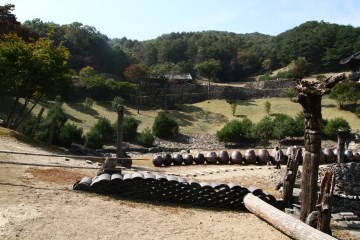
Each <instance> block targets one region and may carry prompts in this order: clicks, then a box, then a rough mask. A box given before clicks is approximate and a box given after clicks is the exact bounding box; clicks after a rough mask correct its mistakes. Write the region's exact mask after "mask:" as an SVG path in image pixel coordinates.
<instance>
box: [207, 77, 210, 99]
mask: <svg viewBox="0 0 360 240" xmlns="http://www.w3.org/2000/svg"><path fill="white" fill-rule="evenodd" d="M207 98H208V102H209V101H210V78H209V79H208V91H207Z"/></svg>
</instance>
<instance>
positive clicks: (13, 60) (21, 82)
mask: <svg viewBox="0 0 360 240" xmlns="http://www.w3.org/2000/svg"><path fill="white" fill-rule="evenodd" d="M68 59H69V52H68V50H67V49H66V48H65V47H63V46H61V45H59V46H55V45H54V44H53V41H51V40H49V39H39V40H37V41H35V42H31V43H26V42H24V41H23V40H22V39H21V38H20V37H18V36H17V35H15V34H8V35H3V36H2V37H1V41H0V82H1V83H0V85H1V90H2V91H4V92H7V93H11V94H12V95H14V96H15V100H14V103H13V105H12V107H11V108H10V109H9V112H8V116H7V119H6V126H7V127H9V128H13V129H15V128H17V127H18V126H19V125H20V124H21V122H22V121H23V120H24V119H25V118H26V116H28V115H29V114H30V112H31V111H32V110H33V109H34V107H35V106H36V105H37V104H38V102H39V101H41V100H43V99H44V98H50V97H55V96H56V95H57V94H61V95H65V94H66V93H68V92H69V89H70V88H71V86H72V82H71V78H70V70H69V68H68V66H67V60H68ZM21 98H23V99H24V104H23V106H21V107H20V102H19V100H20V99H21ZM30 103H33V105H32V106H31V107H29V108H28V106H29V104H30ZM17 108H18V109H20V111H19V112H16V111H15V109H17Z"/></svg>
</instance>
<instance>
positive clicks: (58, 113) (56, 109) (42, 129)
mask: <svg viewBox="0 0 360 240" xmlns="http://www.w3.org/2000/svg"><path fill="white" fill-rule="evenodd" d="M59 98H60V97H57V101H56V103H55V105H54V106H53V107H52V108H50V109H49V111H48V113H47V114H46V117H45V118H44V120H43V121H42V122H41V123H40V124H39V128H38V130H37V131H36V133H35V139H36V140H40V141H47V138H48V137H49V128H50V125H51V122H52V121H53V119H55V120H56V129H55V134H54V136H56V135H58V131H59V129H60V128H61V127H62V126H64V124H65V122H66V121H67V120H68V117H67V115H66V114H65V112H64V111H63V109H62V107H61V105H62V103H61V102H60V100H59Z"/></svg>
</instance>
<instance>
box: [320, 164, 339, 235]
mask: <svg viewBox="0 0 360 240" xmlns="http://www.w3.org/2000/svg"><path fill="white" fill-rule="evenodd" d="M334 179H335V178H334ZM333 187H334V181H333V174H332V172H330V171H327V172H325V176H324V178H323V180H322V182H321V188H320V196H319V200H318V205H317V207H318V214H317V229H318V230H320V231H322V232H324V233H327V234H330V235H331V229H330V219H331V208H332V194H333V193H332V189H333Z"/></svg>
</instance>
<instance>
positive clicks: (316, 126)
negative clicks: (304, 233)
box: [296, 73, 345, 222]
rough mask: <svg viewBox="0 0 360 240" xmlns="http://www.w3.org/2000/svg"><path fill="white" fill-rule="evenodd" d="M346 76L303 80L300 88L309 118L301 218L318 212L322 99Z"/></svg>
mask: <svg viewBox="0 0 360 240" xmlns="http://www.w3.org/2000/svg"><path fill="white" fill-rule="evenodd" d="M344 78H345V74H344V73H342V74H338V75H336V76H335V77H329V78H327V79H325V80H324V81H309V80H305V79H303V80H301V81H299V82H298V84H297V86H296V89H297V90H298V92H299V97H298V102H299V103H300V104H301V105H302V107H303V112H304V117H305V134H304V139H305V154H304V161H303V173H302V178H301V213H300V219H301V220H302V221H304V222H305V220H306V218H307V216H308V215H309V214H310V213H311V212H312V211H315V205H316V200H317V179H318V170H319V162H320V151H321V128H322V116H321V98H322V96H323V95H324V94H327V93H329V92H330V90H331V88H332V87H334V86H335V85H336V83H338V82H339V81H341V80H342V79H344Z"/></svg>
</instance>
